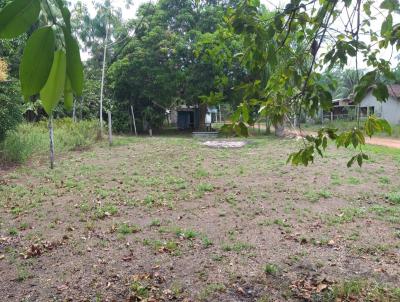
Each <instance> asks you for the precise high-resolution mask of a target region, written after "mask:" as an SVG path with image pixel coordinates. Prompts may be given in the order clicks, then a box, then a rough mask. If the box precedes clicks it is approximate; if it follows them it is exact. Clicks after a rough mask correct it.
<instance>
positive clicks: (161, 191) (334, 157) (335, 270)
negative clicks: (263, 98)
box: [0, 137, 400, 302]
mask: <svg viewBox="0 0 400 302" xmlns="http://www.w3.org/2000/svg"><path fill="white" fill-rule="evenodd" d="M115 142H116V145H117V146H114V147H112V148H108V147H100V146H98V147H95V148H93V149H92V150H89V151H86V152H82V153H70V154H69V155H67V156H64V158H62V160H60V161H59V162H58V163H57V166H56V169H55V170H53V171H50V170H49V169H48V168H47V165H46V164H39V163H32V164H30V165H25V166H21V167H18V168H16V169H12V170H8V171H6V172H4V173H3V174H2V175H3V176H2V178H1V180H0V272H1V275H0V293H1V295H0V300H1V301H259V302H265V301H400V288H399V284H400V228H399V225H400V193H399V192H400V178H399V167H400V159H399V157H398V156H397V155H396V153H393V152H392V151H391V150H386V149H385V150H383V149H382V150H383V151H382V152H380V151H379V150H377V149H374V150H372V151H373V153H372V154H371V160H370V161H369V162H368V163H366V164H365V166H364V167H363V168H362V169H360V168H357V167H354V168H351V169H347V168H346V163H347V161H348V159H349V158H350V157H351V152H350V151H340V150H339V151H337V150H336V149H335V148H332V149H331V150H329V156H328V157H326V158H324V159H319V160H318V161H317V162H316V163H315V164H314V165H312V166H310V167H292V166H290V165H286V158H287V156H288V153H289V152H291V151H293V150H296V148H297V146H296V144H297V143H296V142H295V141H294V140H276V139H273V138H263V139H261V138H260V139H251V140H249V144H248V145H246V146H245V147H243V148H241V149H212V148H208V147H205V146H202V145H201V144H200V143H199V142H198V141H195V140H193V139H188V138H172V137H169V138H162V137H153V138H132V139H121V140H120V141H119V140H118V139H117V138H116V140H115ZM372 151H371V152H372Z"/></svg>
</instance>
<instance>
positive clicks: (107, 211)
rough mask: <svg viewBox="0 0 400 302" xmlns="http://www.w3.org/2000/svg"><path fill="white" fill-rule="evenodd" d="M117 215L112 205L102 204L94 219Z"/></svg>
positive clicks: (116, 209) (115, 207)
mask: <svg viewBox="0 0 400 302" xmlns="http://www.w3.org/2000/svg"><path fill="white" fill-rule="evenodd" d="M117 213H118V208H117V206H116V205H113V204H104V205H103V206H100V207H98V208H97V209H96V211H95V217H96V218H98V219H103V218H105V217H108V216H113V215H115V214H117Z"/></svg>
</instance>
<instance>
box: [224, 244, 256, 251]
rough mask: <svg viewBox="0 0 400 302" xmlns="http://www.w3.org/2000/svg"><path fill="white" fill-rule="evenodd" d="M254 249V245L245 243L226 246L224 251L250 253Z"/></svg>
mask: <svg viewBox="0 0 400 302" xmlns="http://www.w3.org/2000/svg"><path fill="white" fill-rule="evenodd" d="M252 249H254V245H251V244H249V243H245V242H235V243H233V244H224V245H223V246H222V250H223V251H224V252H236V253H240V252H243V251H250V250H252Z"/></svg>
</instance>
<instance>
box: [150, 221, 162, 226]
mask: <svg viewBox="0 0 400 302" xmlns="http://www.w3.org/2000/svg"><path fill="white" fill-rule="evenodd" d="M150 226H152V227H159V226H161V220H160V219H153V220H152V221H151V222H150Z"/></svg>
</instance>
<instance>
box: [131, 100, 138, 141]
mask: <svg viewBox="0 0 400 302" xmlns="http://www.w3.org/2000/svg"><path fill="white" fill-rule="evenodd" d="M131 112H132V121H133V128H134V129H135V135H136V136H137V130H136V121H135V112H133V106H131Z"/></svg>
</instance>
